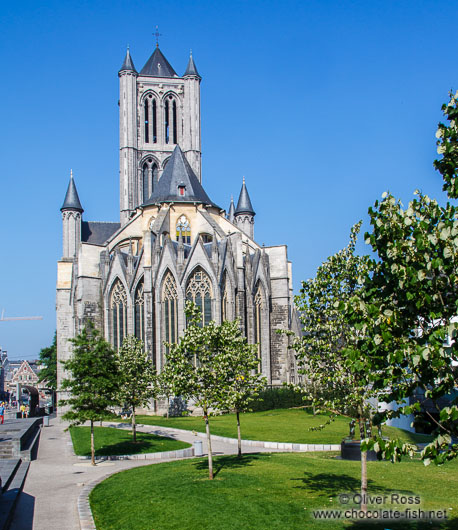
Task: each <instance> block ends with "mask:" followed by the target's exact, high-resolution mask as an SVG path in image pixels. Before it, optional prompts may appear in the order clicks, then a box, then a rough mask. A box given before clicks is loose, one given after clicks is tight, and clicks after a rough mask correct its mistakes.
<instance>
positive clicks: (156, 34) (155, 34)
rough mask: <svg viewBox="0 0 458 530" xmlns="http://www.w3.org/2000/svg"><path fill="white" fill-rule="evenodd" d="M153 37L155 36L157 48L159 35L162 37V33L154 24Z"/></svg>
mask: <svg viewBox="0 0 458 530" xmlns="http://www.w3.org/2000/svg"><path fill="white" fill-rule="evenodd" d="M153 37H156V48H159V37H162V33H159V26H156V31H155V32H154V33H153Z"/></svg>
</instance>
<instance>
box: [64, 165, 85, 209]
mask: <svg viewBox="0 0 458 530" xmlns="http://www.w3.org/2000/svg"><path fill="white" fill-rule="evenodd" d="M60 210H61V211H63V210H75V211H77V212H81V213H82V212H84V210H83V207H82V206H81V202H80V198H79V197H78V192H77V191H76V185H75V181H74V180H73V170H70V182H69V183H68V188H67V193H66V194H65V199H64V204H63V205H62V208H61V209H60Z"/></svg>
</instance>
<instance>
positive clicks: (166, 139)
mask: <svg viewBox="0 0 458 530" xmlns="http://www.w3.org/2000/svg"><path fill="white" fill-rule="evenodd" d="M164 112H165V116H164V117H165V120H164V133H165V143H166V144H168V143H169V139H170V138H169V125H170V123H169V100H168V99H166V100H165V105H164Z"/></svg>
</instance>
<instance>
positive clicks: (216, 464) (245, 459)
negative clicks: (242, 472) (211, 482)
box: [194, 454, 260, 477]
mask: <svg viewBox="0 0 458 530" xmlns="http://www.w3.org/2000/svg"><path fill="white" fill-rule="evenodd" d="M259 457H260V455H258V454H257V455H250V454H248V455H246V454H245V455H242V457H241V458H239V457H237V456H236V455H229V456H220V457H218V458H216V459H215V460H213V476H214V477H216V475H218V473H219V472H220V471H221V470H222V469H224V468H225V469H237V468H242V467H247V466H251V465H252V462H253V461H254V460H259ZM194 466H195V467H196V469H199V470H201V469H208V460H207V458H205V459H204V460H201V461H199V462H196V463H195V464H194Z"/></svg>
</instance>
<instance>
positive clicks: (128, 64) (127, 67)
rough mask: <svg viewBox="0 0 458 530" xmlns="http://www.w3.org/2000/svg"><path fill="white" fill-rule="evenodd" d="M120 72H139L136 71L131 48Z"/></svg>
mask: <svg viewBox="0 0 458 530" xmlns="http://www.w3.org/2000/svg"><path fill="white" fill-rule="evenodd" d="M119 71H120V72H123V71H130V72H137V70H135V66H134V62H133V61H132V57H131V56H130V51H129V48H127V52H126V57H125V59H124V62H123V63H122V66H121V70H119Z"/></svg>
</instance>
